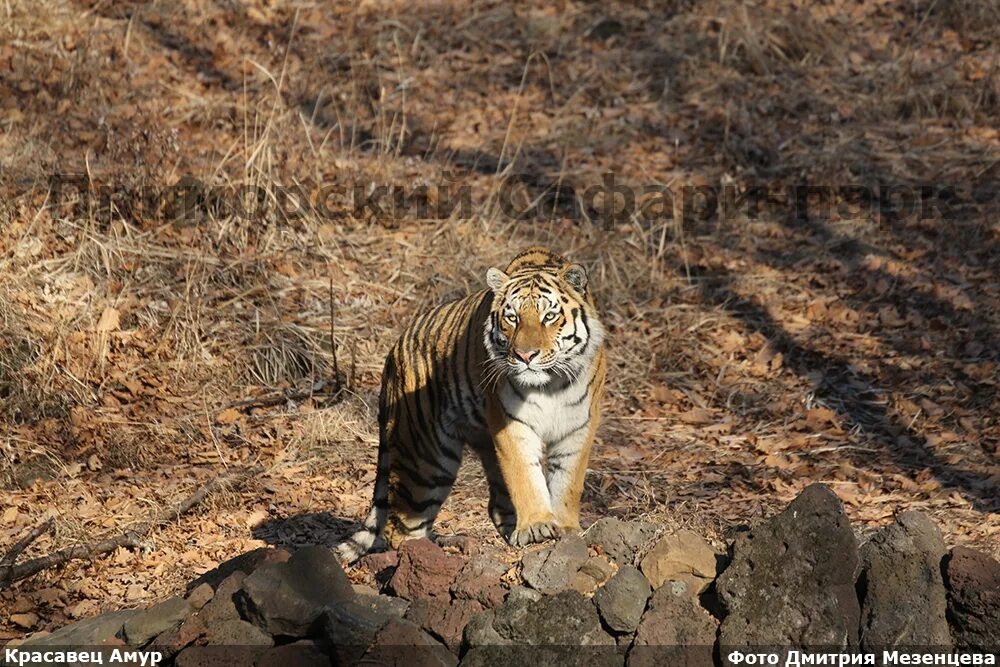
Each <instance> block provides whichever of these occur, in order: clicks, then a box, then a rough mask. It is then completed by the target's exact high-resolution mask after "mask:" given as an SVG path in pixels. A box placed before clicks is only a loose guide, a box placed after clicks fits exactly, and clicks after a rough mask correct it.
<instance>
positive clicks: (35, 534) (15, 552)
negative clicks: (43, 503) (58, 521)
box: [0, 518, 55, 580]
mask: <svg viewBox="0 0 1000 667" xmlns="http://www.w3.org/2000/svg"><path fill="white" fill-rule="evenodd" d="M53 526H55V520H54V519H52V518H49V519H47V520H45V521H43V522H42V523H40V524H38V525H37V526H35V527H34V528H32V529H31V532H29V533H28V534H27V535H26V536H25V537H24V538H23V539H21V540H20V541H18V543H17V544H15V545H14V546H13V547H11V549H10V551H8V552H7V553H6V555H4V557H3V558H0V572H3V569H2V568H5V567H10V566H11V565H13V564H14V561H16V560H17V558H18V556H20V555H21V553H22V552H23V551H24V550H25V549H27V548H28V547H29V546H31V543H32V542H34V541H35V540H37V539H38V538H39V537H41V536H42V535H44V534H45V533H47V532H49V531H50V530H52V527H53ZM0 580H2V577H0Z"/></svg>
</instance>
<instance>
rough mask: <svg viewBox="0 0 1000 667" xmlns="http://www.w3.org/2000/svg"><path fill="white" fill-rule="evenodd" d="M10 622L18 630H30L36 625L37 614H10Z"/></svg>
mask: <svg viewBox="0 0 1000 667" xmlns="http://www.w3.org/2000/svg"><path fill="white" fill-rule="evenodd" d="M10 622H11V623H13V624H14V625H16V626H17V627H19V628H24V629H25V630H30V629H32V628H33V627H35V625H36V624H37V623H38V614H34V613H32V612H28V613H26V614H11V615H10Z"/></svg>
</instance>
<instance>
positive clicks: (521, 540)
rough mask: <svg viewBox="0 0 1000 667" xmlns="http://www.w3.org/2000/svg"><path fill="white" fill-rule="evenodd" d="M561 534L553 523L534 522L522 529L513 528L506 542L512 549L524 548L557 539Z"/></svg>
mask: <svg viewBox="0 0 1000 667" xmlns="http://www.w3.org/2000/svg"><path fill="white" fill-rule="evenodd" d="M562 534H563V529H562V528H561V527H560V526H559V524H557V523H556V522H555V521H536V522H535V523H530V524H528V525H526V526H524V527H523V528H515V529H514V531H513V532H512V533H511V534H510V537H509V538H508V540H507V541H508V542H509V543H510V546H512V547H526V546H528V545H529V544H536V543H538V542H544V541H545V540H554V539H557V538H559V537H560V536H562Z"/></svg>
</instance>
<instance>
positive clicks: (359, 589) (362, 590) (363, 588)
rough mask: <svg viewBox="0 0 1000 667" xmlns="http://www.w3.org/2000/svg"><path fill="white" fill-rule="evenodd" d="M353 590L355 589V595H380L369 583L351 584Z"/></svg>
mask: <svg viewBox="0 0 1000 667" xmlns="http://www.w3.org/2000/svg"><path fill="white" fill-rule="evenodd" d="M351 590H352V591H354V595H370V596H372V597H375V596H376V595H378V591H377V590H375V589H374V588H373V587H371V586H369V585H368V584H351Z"/></svg>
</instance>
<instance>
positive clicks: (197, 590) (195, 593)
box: [187, 583, 215, 611]
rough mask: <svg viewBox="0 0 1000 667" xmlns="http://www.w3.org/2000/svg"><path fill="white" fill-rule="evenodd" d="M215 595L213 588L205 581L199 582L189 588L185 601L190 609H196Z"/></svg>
mask: <svg viewBox="0 0 1000 667" xmlns="http://www.w3.org/2000/svg"><path fill="white" fill-rule="evenodd" d="M214 595H215V590H214V589H213V588H212V587H211V586H210V585H209V584H207V583H204V584H199V585H198V586H195V587H194V588H192V589H191V592H190V593H188V596H187V603H188V606H190V607H191V609H193V610H195V611H198V610H199V609H201V608H202V607H204V606H205V605H206V604H208V603H209V602H211V600H212V597H213V596H214Z"/></svg>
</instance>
